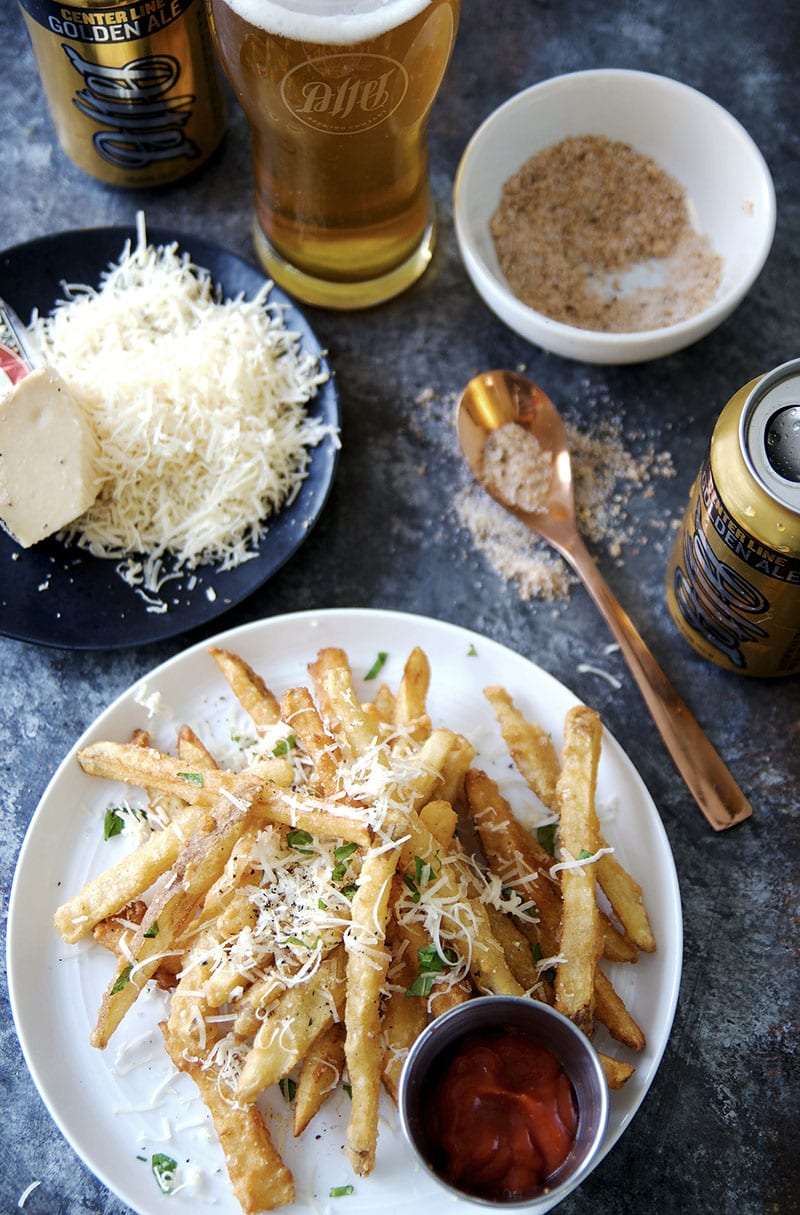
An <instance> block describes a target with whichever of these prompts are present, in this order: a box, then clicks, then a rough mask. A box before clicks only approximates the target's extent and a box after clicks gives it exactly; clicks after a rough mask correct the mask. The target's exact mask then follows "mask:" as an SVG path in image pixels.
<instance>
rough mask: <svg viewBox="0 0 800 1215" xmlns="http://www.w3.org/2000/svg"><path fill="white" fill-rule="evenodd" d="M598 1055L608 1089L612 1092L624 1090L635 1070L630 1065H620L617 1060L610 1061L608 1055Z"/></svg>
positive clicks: (599, 1053)
mask: <svg viewBox="0 0 800 1215" xmlns="http://www.w3.org/2000/svg"><path fill="white" fill-rule="evenodd" d="M598 1055H599V1058H600V1062H601V1064H602V1065H603V1071H604V1072H605V1074H606V1081H607V1083H608V1087H609V1088H610V1089H612V1091H616V1090H618V1089H621V1088H624V1086H625V1084H626V1083H627V1081H628V1080H630V1078H631V1076H632V1075H633V1073H634V1072H635V1071H636V1068H635V1067H634V1066H633V1065H632V1064H631V1063H622V1062H621V1061H620V1060H619V1059H612V1058H611V1056H610V1055H604V1054H602V1053H601V1052H598Z"/></svg>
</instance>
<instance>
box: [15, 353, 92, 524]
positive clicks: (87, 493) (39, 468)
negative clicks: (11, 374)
mask: <svg viewBox="0 0 800 1215" xmlns="http://www.w3.org/2000/svg"><path fill="white" fill-rule="evenodd" d="M98 455H99V450H98V445H97V439H96V438H95V435H94V431H93V430H92V427H91V425H90V423H89V420H88V419H87V417H86V414H85V413H84V411H83V409H82V408H81V406H80V404H79V402H78V401H77V400H76V399H75V397H74V395H73V394H72V392H71V391H70V389H69V386H68V385H67V383H66V382H65V381H64V380H63V379H62V377H61V376H60V375H59V374H58V373H57V372H55V371H54V370H52V368H47V367H41V368H38V369H37V370H35V371H32V372H31V373H30V375H27V376H26V377H25V378H24V379H23V380H20V381H19V383H17V384H15V385H14V388H13V389H12V391H11V392H10V393H8V394H7V395H6V396H5V397H3V398H2V399H0V522H2V523H3V525H4V526H5V528H6V530H7V531H9V532H10V533H11V535H12V536H13V537H14V539H15V540H17V541H18V543H19V544H21V545H22V546H23V548H29V547H30V545H32V544H36V542H37V541H38V540H43V539H44V537H45V536H49V535H52V533H53V532H57V531H58V530H59V528H62V527H65V526H66V524H67V523H71V522H72V520H73V519H77V517H78V516H79V515H82V514H83V512H84V511H85V510H87V509H88V508H89V507H90V506H91V505H92V503H93V502H94V500H95V498H96V497H97V493H98V490H99V488H100V486H99V481H98V474H97V459H98Z"/></svg>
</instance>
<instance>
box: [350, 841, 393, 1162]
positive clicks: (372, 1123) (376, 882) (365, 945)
mask: <svg viewBox="0 0 800 1215" xmlns="http://www.w3.org/2000/svg"><path fill="white" fill-rule="evenodd" d="M399 855H400V850H399V848H397V847H394V848H390V849H388V850H384V851H379V850H377V849H373V850H372V851H370V852H368V853H367V855H366V856H365V858H364V862H363V864H362V866H361V874H360V877H359V885H358V890H357V891H356V893H355V896H354V898H353V910H352V919H351V923H350V927H349V928H348V930H347V933H346V935H345V947H346V949H347V996H346V1003H345V1029H346V1035H345V1058H346V1060H347V1070H348V1072H349V1074H350V1085H351V1088H352V1096H353V1100H352V1105H351V1108H350V1121H349V1124H348V1127H347V1154H348V1157H349V1159H350V1163H351V1165H352V1167H353V1170H354V1172H356V1173H357V1174H358V1175H359V1176H360V1177H365V1176H366V1175H367V1174H368V1173H370V1172H371V1171H372V1169H373V1167H374V1165H375V1148H376V1144H377V1139H378V1100H379V1097H380V1089H381V1075H382V1073H383V1051H384V1048H383V1041H382V1037H381V1024H380V996H381V991H382V989H383V984H384V982H385V979H386V973H387V970H388V968H389V951H388V949H387V948H386V944H385V939H386V918H387V914H388V909H389V894H390V891H391V887H392V877H393V876H394V871H395V869H396V868H397V862H398V859H399Z"/></svg>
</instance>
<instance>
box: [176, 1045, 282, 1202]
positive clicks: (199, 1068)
mask: <svg viewBox="0 0 800 1215" xmlns="http://www.w3.org/2000/svg"><path fill="white" fill-rule="evenodd" d="M163 1028H164V1027H163V1026H162V1029H163ZM165 1042H166V1046H167V1050H168V1052H169V1054H170V1057H171V1059H172V1062H173V1063H174V1064H175V1066H176V1067H177V1068H178V1069H179V1071H183V1072H186V1073H187V1074H188V1075H189V1076H191V1078H192V1080H193V1081H194V1082H195V1084H196V1085H197V1088H198V1090H199V1092H200V1096H201V1098H202V1101H203V1104H204V1105H205V1106H206V1108H207V1109H208V1111H209V1113H210V1114H211V1118H212V1121H213V1123H214V1130H215V1131H216V1133H217V1138H218V1139H219V1142H220V1145H221V1147H222V1151H223V1154H224V1156H225V1164H226V1167H227V1170H228V1176H229V1177H230V1181H231V1186H232V1188H233V1192H234V1194H235V1196H236V1198H237V1200H238V1202H239V1205H240V1206H241V1208H242V1211H243V1212H244V1215H259V1213H260V1212H262V1211H274V1210H276V1209H277V1208H278V1207H283V1206H287V1205H288V1204H289V1203H291V1202H294V1197H295V1189H294V1178H293V1177H292V1174H291V1171H290V1170H289V1169H288V1168H287V1167H286V1165H285V1164H284V1163H283V1160H282V1159H281V1157H280V1155H279V1153H278V1151H277V1150H276V1148H275V1145H274V1144H273V1142H272V1138H271V1136H270V1133H269V1131H268V1129H267V1126H266V1124H265V1122H264V1118H263V1116H262V1114H261V1112H260V1111H259V1109H258V1107H257V1106H255V1105H249V1106H247V1107H243V1106H239V1105H235V1104H233V1103H232V1102H231V1101H230V1100H228V1099H227V1098H226V1097H225V1096H224V1095H223V1094H222V1093H221V1092H220V1086H219V1076H218V1070H217V1069H216V1068H214V1067H209V1065H208V1063H207V1062H206V1063H203V1064H201V1063H199V1062H197V1061H195V1060H193V1061H189V1060H187V1059H186V1058H185V1057H184V1055H183V1053H182V1052H181V1051H180V1050H179V1049H176V1048H175V1044H174V1043H173V1042H172V1040H171V1039H170V1037H169V1035H168V1034H166V1033H165Z"/></svg>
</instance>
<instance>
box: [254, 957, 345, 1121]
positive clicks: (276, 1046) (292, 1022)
mask: <svg viewBox="0 0 800 1215" xmlns="http://www.w3.org/2000/svg"><path fill="white" fill-rule="evenodd" d="M344 974H345V965H344V951H343V950H342V949H341V947H339V948H337V949H335V950H334V951H333V953H331V954H330V955H329V956H328V957H327V958H323V960H322V961H321V962H320V964H319V966H318V967H317V969H316V970H315V971H314V973H313V974H312V975H311V976H310V978H308V979H306V981H305V982H303V983H297V984H296V985H295V986H293V987H288V988H287V989H286V991H285V992H284V993H283V994H282V995H280V996H278V998H277V1000H275V1001H274V1002H273V1003H272V1004H271V1005H270V1007H269V1009H268V1011H267V1015H266V1016H265V1017H264V1020H263V1022H262V1023H261V1027H260V1028H259V1030H258V1033H257V1034H256V1036H255V1040H254V1042H253V1045H252V1047H251V1049H250V1050H249V1051H248V1053H247V1056H246V1058H245V1061H244V1067H243V1068H242V1072H241V1075H240V1076H239V1084H238V1087H237V1089H236V1100H237V1101H239V1102H241V1103H242V1104H243V1105H248V1104H249V1103H250V1102H251V1101H255V1099H256V1097H257V1096H258V1094H259V1093H261V1092H263V1091H264V1089H266V1088H269V1086H270V1085H271V1084H277V1083H278V1081H279V1080H282V1079H283V1078H284V1077H285V1076H288V1075H289V1072H290V1071H292V1069H293V1068H295V1067H296V1066H297V1064H298V1063H299V1062H300V1060H301V1059H302V1058H303V1056H304V1055H305V1054H306V1052H307V1051H308V1050H309V1049H310V1048H311V1045H312V1044H313V1042H314V1041H315V1040H316V1039H317V1038H318V1037H319V1035H320V1034H321V1033H322V1032H323V1030H326V1029H328V1027H329V1026H330V1025H332V1024H333V1023H334V1021H336V1020H337V1018H339V1017H340V1016H341V1013H342V1010H343V1008H344V996H345V988H344Z"/></svg>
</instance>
